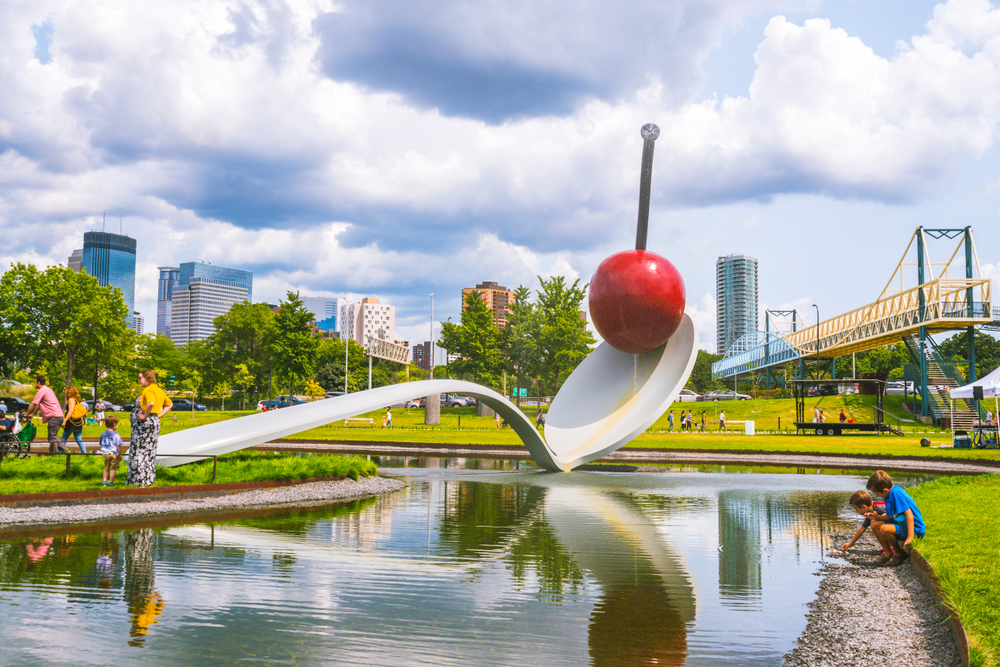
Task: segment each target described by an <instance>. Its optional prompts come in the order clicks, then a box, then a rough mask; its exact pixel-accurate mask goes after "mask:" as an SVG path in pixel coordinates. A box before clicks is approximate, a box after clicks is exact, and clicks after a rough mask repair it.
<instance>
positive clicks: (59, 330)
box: [0, 263, 135, 387]
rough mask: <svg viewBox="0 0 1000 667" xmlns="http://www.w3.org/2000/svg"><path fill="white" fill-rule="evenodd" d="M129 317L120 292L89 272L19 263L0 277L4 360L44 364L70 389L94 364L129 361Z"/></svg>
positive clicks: (0, 343)
mask: <svg viewBox="0 0 1000 667" xmlns="http://www.w3.org/2000/svg"><path fill="white" fill-rule="evenodd" d="M128 315H129V312H128V308H127V306H126V305H125V301H124V299H122V296H121V292H120V291H118V290H117V289H116V288H112V287H101V286H100V285H99V284H98V283H97V279H96V278H94V277H92V276H89V275H87V274H86V273H85V272H80V273H75V272H74V271H72V270H71V269H68V268H66V267H65V266H60V265H56V266H51V267H49V268H47V269H45V270H44V271H41V270H39V269H38V268H36V267H35V266H33V265H30V264H21V263H16V264H14V266H12V267H11V269H10V270H9V271H7V272H6V273H5V274H4V275H3V276H2V277H0V358H3V359H19V360H21V361H22V362H27V364H28V365H31V366H33V367H37V366H40V365H42V364H44V365H46V366H47V367H48V368H49V369H50V370H52V371H55V372H56V373H58V375H59V378H58V379H59V380H61V381H62V384H63V386H66V387H68V386H70V385H72V384H73V377H74V375H75V374H77V373H80V372H83V371H86V370H90V369H92V368H93V365H94V364H98V365H103V366H104V367H115V366H116V365H119V364H122V363H125V362H127V361H128V359H129V357H130V355H131V354H132V351H133V349H134V345H135V340H134V339H135V336H134V332H132V331H131V330H130V329H129V328H128V327H127V326H126V325H125V318H126V317H127V316H128ZM88 366H89V368H88Z"/></svg>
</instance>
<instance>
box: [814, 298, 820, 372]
mask: <svg viewBox="0 0 1000 667" xmlns="http://www.w3.org/2000/svg"><path fill="white" fill-rule="evenodd" d="M813 308H815V309H816V379H817V380H819V306H817V305H816V304H815V303H814V304H813Z"/></svg>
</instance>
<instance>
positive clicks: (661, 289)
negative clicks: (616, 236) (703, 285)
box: [589, 123, 685, 354]
mask: <svg viewBox="0 0 1000 667" xmlns="http://www.w3.org/2000/svg"><path fill="white" fill-rule="evenodd" d="M640 134H641V135H642V139H643V144H642V173H641V178H640V181H639V221H638V224H637V226H636V233H635V250H626V251H625V252H620V253H617V254H615V255H612V256H611V257H608V258H607V259H606V260H604V261H603V262H601V265H600V266H598V267H597V271H596V272H594V277H593V278H592V279H591V280H590V297H589V303H590V316H591V317H592V318H593V320H594V326H595V327H597V331H598V333H600V334H601V336H602V337H603V338H604V340H606V341H607V342H608V343H609V344H610V345H611V347H613V348H615V349H616V350H621V351H622V352H628V353H629V354H642V353H643V352H649V351H650V350H655V349H656V348H658V347H659V346H661V345H663V344H664V343H665V342H667V340H668V339H669V338H670V337H671V336H672V335H673V333H674V332H675V331H677V327H678V325H680V323H681V317H683V316H684V305H685V298H684V281H683V280H682V279H681V274H680V273H678V272H677V269H675V268H674V265H673V264H671V263H670V262H668V261H667V260H666V259H664V258H663V257H660V256H659V255H657V254H656V253H652V252H647V251H646V233H647V230H648V228H649V191H650V187H651V183H652V180H653V142H654V141H656V138H657V137H658V136H660V128H658V127H657V126H656V125H654V124H652V123H647V124H645V125H643V126H642V130H641V131H640Z"/></svg>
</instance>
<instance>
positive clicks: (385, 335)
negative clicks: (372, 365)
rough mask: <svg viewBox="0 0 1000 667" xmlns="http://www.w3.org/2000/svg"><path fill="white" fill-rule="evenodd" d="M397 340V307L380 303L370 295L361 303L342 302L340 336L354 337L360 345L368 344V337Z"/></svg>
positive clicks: (343, 338) (344, 338) (344, 337)
mask: <svg viewBox="0 0 1000 667" xmlns="http://www.w3.org/2000/svg"><path fill="white" fill-rule="evenodd" d="M369 336H372V337H374V338H381V339H382V340H387V341H391V342H396V307H395V306H390V305H389V304H385V303H379V300H378V299H377V298H376V297H373V296H369V297H365V298H364V299H361V301H360V302H359V303H347V302H346V301H344V302H342V303H341V306H340V337H341V339H342V340H346V339H348V338H353V339H354V340H355V341H357V342H358V343H359V344H360V345H363V346H367V345H368V337H369Z"/></svg>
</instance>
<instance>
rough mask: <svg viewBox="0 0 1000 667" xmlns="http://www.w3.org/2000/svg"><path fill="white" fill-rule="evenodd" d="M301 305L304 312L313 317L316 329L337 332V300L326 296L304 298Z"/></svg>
mask: <svg viewBox="0 0 1000 667" xmlns="http://www.w3.org/2000/svg"><path fill="white" fill-rule="evenodd" d="M302 303H303V304H304V305H305V307H306V310H308V311H310V312H311V313H312V314H313V315H315V318H316V319H315V322H316V328H317V329H321V330H322V331H337V303H338V300H337V299H331V298H330V297H327V296H304V297H302Z"/></svg>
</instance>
